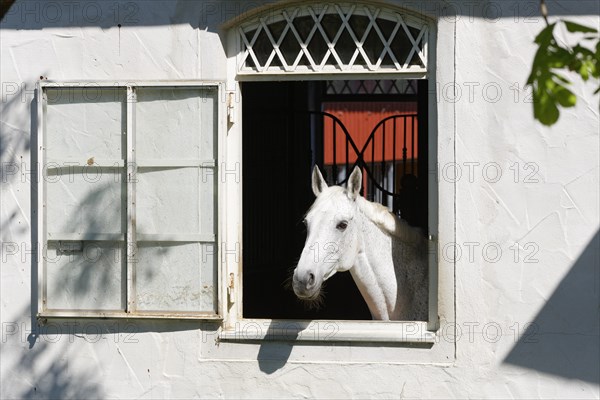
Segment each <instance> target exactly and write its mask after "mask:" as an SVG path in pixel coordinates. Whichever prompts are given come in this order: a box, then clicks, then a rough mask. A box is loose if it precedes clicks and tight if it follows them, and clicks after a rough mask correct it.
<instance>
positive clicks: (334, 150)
mask: <svg viewBox="0 0 600 400" xmlns="http://www.w3.org/2000/svg"><path fill="white" fill-rule="evenodd" d="M335 127H336V122H335V121H333V137H332V139H333V167H332V175H333V176H332V178H333V179H332V180H331V181H332V182H333V183H334V184H337V183H338V181H337V157H336V156H337V154H336V152H337V147H336V145H335V144H336V138H337V137H336V134H337V131H336V129H335Z"/></svg>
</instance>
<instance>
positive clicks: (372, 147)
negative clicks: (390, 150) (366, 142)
mask: <svg viewBox="0 0 600 400" xmlns="http://www.w3.org/2000/svg"><path fill="white" fill-rule="evenodd" d="M372 137H373V143H371V171H375V135H373V136H372ZM374 183H375V179H371V200H373V201H375V185H374Z"/></svg>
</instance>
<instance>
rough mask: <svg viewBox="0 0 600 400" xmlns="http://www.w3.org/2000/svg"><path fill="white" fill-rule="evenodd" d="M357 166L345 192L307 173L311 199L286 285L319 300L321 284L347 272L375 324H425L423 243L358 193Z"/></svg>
mask: <svg viewBox="0 0 600 400" xmlns="http://www.w3.org/2000/svg"><path fill="white" fill-rule="evenodd" d="M361 184H362V173H361V170H360V168H358V167H355V168H354V171H352V174H351V175H350V178H349V179H348V185H347V188H346V189H345V188H342V187H339V186H331V187H328V186H327V183H326V182H325V180H324V179H323V176H322V175H321V172H320V171H319V168H318V167H316V166H315V168H314V170H313V174H312V189H313V192H314V193H315V196H316V197H317V198H316V200H315V202H314V203H313V205H312V206H311V208H310V209H309V211H308V213H307V214H306V218H305V220H304V222H305V224H306V226H307V237H306V243H305V245H304V249H303V250H302V254H301V256H300V260H299V262H298V265H297V266H296V268H295V270H294V275H293V278H292V287H293V289H294V292H295V293H296V296H298V297H299V298H300V299H303V300H309V301H310V300H316V299H319V298H320V295H321V287H322V285H323V282H324V281H326V280H327V279H329V278H331V277H332V276H333V275H334V274H335V273H336V272H338V271H340V272H341V271H350V273H351V274H352V278H353V279H354V282H356V285H357V286H358V289H359V290H360V293H361V294H362V296H363V298H364V299H365V301H366V303H367V306H368V307H369V311H370V312H371V316H372V317H373V319H377V320H417V321H425V320H427V299H428V289H427V286H428V285H427V242H426V239H425V238H424V236H423V235H422V233H421V231H420V229H418V228H413V227H411V226H409V225H408V224H407V223H406V222H405V221H403V220H401V219H399V218H397V217H396V216H395V215H393V214H392V213H390V212H389V211H388V210H387V208H385V207H384V206H382V205H380V204H377V203H372V202H370V201H368V200H366V199H365V198H364V197H362V196H360V195H359V191H360V188H361Z"/></svg>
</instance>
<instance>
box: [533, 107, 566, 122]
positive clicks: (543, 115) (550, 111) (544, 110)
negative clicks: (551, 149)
mask: <svg viewBox="0 0 600 400" xmlns="http://www.w3.org/2000/svg"><path fill="white" fill-rule="evenodd" d="M536 106H537V112H535V108H536ZM533 107H534V114H535V115H536V117H537V119H538V120H539V121H540V122H541V123H542V124H544V125H546V126H550V125H554V124H555V123H556V121H558V116H559V115H560V113H559V112H558V107H556V104H554V102H553V101H544V102H540V103H538V104H535V103H534V105H533Z"/></svg>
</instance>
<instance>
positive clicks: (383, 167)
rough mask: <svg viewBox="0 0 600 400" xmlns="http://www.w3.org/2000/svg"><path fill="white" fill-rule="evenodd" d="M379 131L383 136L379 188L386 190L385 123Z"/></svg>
mask: <svg viewBox="0 0 600 400" xmlns="http://www.w3.org/2000/svg"><path fill="white" fill-rule="evenodd" d="M381 130H382V135H383V137H382V143H381V186H383V187H384V188H386V184H385V181H386V179H385V123H384V124H383V126H382V127H381ZM382 197H383V196H382ZM382 203H383V202H382Z"/></svg>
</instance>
